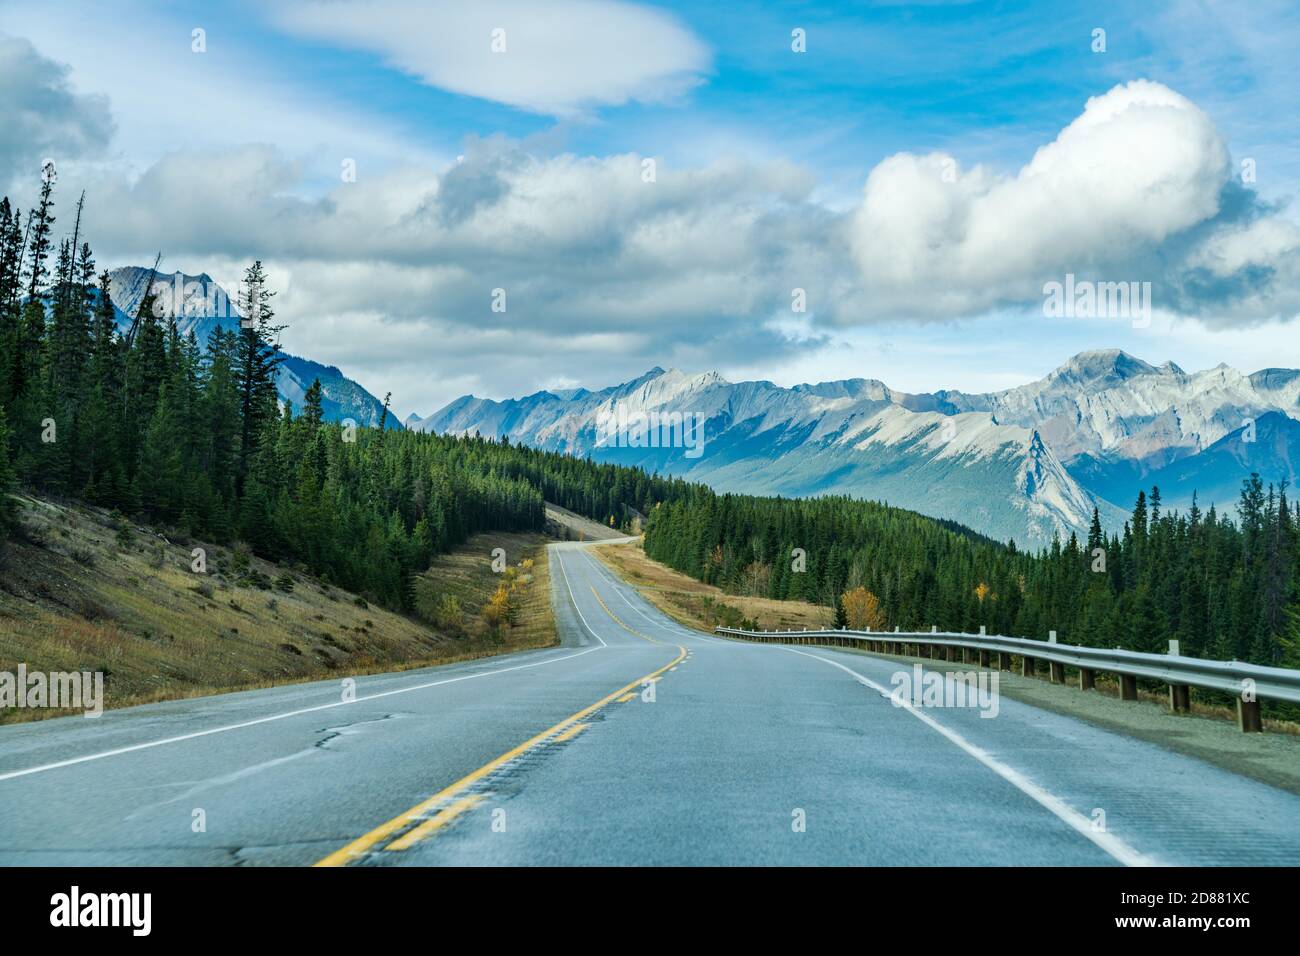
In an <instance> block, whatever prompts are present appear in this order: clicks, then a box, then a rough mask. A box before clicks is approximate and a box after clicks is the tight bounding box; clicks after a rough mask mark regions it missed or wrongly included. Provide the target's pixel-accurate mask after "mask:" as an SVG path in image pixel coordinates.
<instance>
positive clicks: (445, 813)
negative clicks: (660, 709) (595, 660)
mask: <svg viewBox="0 0 1300 956" xmlns="http://www.w3.org/2000/svg"><path fill="white" fill-rule="evenodd" d="M595 591H596V589H595V588H592V593H593V594H595ZM596 600H597V601H600V606H601V607H603V608H605V613H606V614H608V615H609V616H610V617H612V618H614V621H615V622H617V623H618V624H619V625H620V626H622V627H624V628H626V629H627V630H629V631H632V633H633V634H636V636H637V637H641V638H644V639H645V640H647V641H650V643H652V644H662V643H663V642H662V641H656V640H654V639H653V638H650V637H646V636H645V635H644V634H639V633H637V632H636V631H633V630H632V628H630V627H628V626H627V625H626V624H624V623H623V622H622V621H620V620H619V619H618V618H617V617H614V614H613V612H612V611H610V609H609V608H608V607H606V606H605V602H604V601H601V600H600V595H599V594H597V595H596ZM676 647H677V656H676V657H675V658H673V660H671V661H669V662H668V663H667V664H665V665H664V666H663V667H660V668H659V669H658V670H654V671H651V672H650V673H649V674H646V675H645V676H644V677H639V678H637V679H636V680H634V681H632V682H631V683H629V684H625V685H623V686H622V687H620V688H619V689H618V690H616V691H614V692H613V693H611V694H607V695H606V696H604V697H602V698H601V699H600V700H598V701H596V703H594V704H592V705H591V706H590V707H584V708H583V709H582V710H580V711H578V712H577V713H576V714H572V715H570V716H568V717H565V718H564V719H563V720H562V721H560V722H559V723H558V724H556V725H555V726H553V727H550V728H547V729H546V730H543V731H542V732H541V733H540V734H537V735H536V736H534V737H530V738H529V739H527V740H525V741H524V742H523V743H521V744H520V745H519V746H518V747H514V748H512V749H510V750H507V751H506V752H505V753H503V754H502V755H501V756H500V757H497V758H496V759H495V760H490V761H488V762H487V763H485V764H484V765H483V766H481V767H479V768H478V769H477V770H475V771H473V772H472V773H468V774H466V775H465V776H463V777H461V778H460V779H459V780H457V781H456V782H455V783H453V784H452V785H451V786H449V787H445V788H444V789H442V790H439V791H438V792H437V793H435V794H434V795H433V796H431V797H429V798H428V799H427V800H423V801H421V802H420V803H417V804H416V805H415V806H413V807H411V809H409V810H407V811H406V812H405V813H402V814H399V815H398V816H395V817H393V819H391V820H389V821H388V822H387V823H383V824H380V825H379V826H377V827H375V828H374V829H373V830H371V831H370V832H369V833H367V834H365V836H361V837H358V838H357V839H355V840H353V841H352V842H351V843H349V844H348V845H347V846H345V847H342V848H340V849H338V850H335V851H334V852H333V853H331V854H330V855H329V856H327V857H325V858H324V859H323V860H320V861H318V862H317V863H316V864H315V865H316V866H347V865H348V864H349V863H353V862H355V861H356V860H358V859H360V858H361V857H362V856H364V855H365V854H367V853H370V852H372V851H373V850H376V849H378V848H379V847H380V846H381V845H382V846H383V849H384V850H406V849H409V848H410V847H412V846H414V845H415V844H416V843H419V842H420V841H421V840H423V839H425V838H426V837H428V836H430V835H432V834H434V833H436V832H437V831H438V830H440V829H441V828H442V827H444V826H446V825H447V824H448V823H450V822H451V821H452V820H454V819H456V817H458V816H460V815H461V814H462V813H464V812H465V811H467V810H470V809H473V807H474V806H475V804H477V803H479V802H480V801H481V800H482V799H483V797H482V795H479V794H467V793H466V792H465V791H466V790H468V789H469V788H470V787H472V786H473V785H474V784H475V783H477V782H478V781H480V780H482V779H483V778H484V777H486V776H488V775H489V774H491V773H492V772H493V771H496V770H499V769H501V768H502V767H504V766H505V765H506V764H508V763H510V761H512V760H514V759H515V758H516V757H518V756H520V755H521V754H524V753H526V752H528V751H529V750H532V749H533V748H534V747H538V746H540V745H542V744H544V743H560V742H562V741H565V740H569V739H570V738H572V737H574V736H576V735H577V734H578V733H579V732H580V731H581V730H582V729H583V727H584V726H585V725H584V724H582V721H583V720H584V719H585V718H587V717H589V716H591V715H592V714H593V713H595V712H596V711H598V710H600V709H601V708H602V707H604V706H606V705H607V704H610V703H612V702H613V701H616V700H618V699H620V698H621V697H623V695H625V694H628V693H629V692H631V693H632V695H635V692H636V688H638V687H641V686H642V685H644V684H646V683H647V682H650V681H655V680H658V679H659V675H660V674H662V673H664V671H666V670H668V669H669V668H670V667H676V666H677V665H678V664H680V663H681V662H682V660H684V659H685V657H686V648H684V647H682V646H681V645H680V644H679V645H676ZM629 699H630V698H629ZM430 812H433V815H432V816H428V814H429V813H430Z"/></svg>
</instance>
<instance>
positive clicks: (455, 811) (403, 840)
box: [384, 794, 483, 850]
mask: <svg viewBox="0 0 1300 956" xmlns="http://www.w3.org/2000/svg"><path fill="white" fill-rule="evenodd" d="M482 799H483V797H482V796H481V795H479V794H474V795H473V796H469V797H461V798H460V799H459V800H457V801H456V802H455V803H453V804H452V805H451V806H449V807H445V808H444V809H442V810H439V811H438V812H437V813H435V814H434V815H433V816H431V817H430V818H429V819H427V820H425V821H424V822H423V823H421V824H420V825H419V826H418V827H416V828H415V829H414V830H410V831H408V832H407V833H405V834H404V835H403V836H400V837H398V838H397V839H396V840H394V841H393V842H392V843H390V844H388V846H386V847H384V849H385V850H406V849H409V848H410V847H412V846H414V845H415V844H416V843H419V842H420V841H421V840H423V839H424V838H425V837H427V836H428V835H429V834H430V833H432V832H433V831H434V830H439V829H441V828H443V827H445V826H446V825H447V824H448V823H450V822H451V821H452V820H455V819H456V818H457V817H458V816H460V815H461V814H462V813H464V812H465V811H466V810H468V809H470V807H473V806H474V805H475V804H477V803H479V801H481V800H482Z"/></svg>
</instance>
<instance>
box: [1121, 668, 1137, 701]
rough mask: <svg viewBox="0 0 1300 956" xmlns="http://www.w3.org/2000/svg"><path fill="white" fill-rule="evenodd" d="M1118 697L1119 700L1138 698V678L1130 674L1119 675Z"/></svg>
mask: <svg viewBox="0 0 1300 956" xmlns="http://www.w3.org/2000/svg"><path fill="white" fill-rule="evenodd" d="M1119 699H1120V700H1137V699H1138V679H1137V678H1136V677H1134V676H1133V675H1132V674H1120V675H1119Z"/></svg>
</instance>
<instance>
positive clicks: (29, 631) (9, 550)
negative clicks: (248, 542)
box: [0, 496, 555, 722]
mask: <svg viewBox="0 0 1300 956" xmlns="http://www.w3.org/2000/svg"><path fill="white" fill-rule="evenodd" d="M18 503H19V510H20V514H21V516H22V522H23V525H24V528H25V529H26V538H27V540H25V541H24V540H20V541H14V542H11V543H9V544H8V545H3V546H0V671H13V670H15V668H16V667H17V664H18V663H19V662H25V663H26V664H27V666H28V669H29V671H54V670H102V671H104V672H105V675H106V698H107V699H106V705H107V706H110V707H121V706H127V705H130V704H137V703H143V702H146V701H150V700H160V699H167V698H175V697H185V696H193V695H197V694H205V693H212V692H214V691H220V690H234V689H240V688H247V687H259V686H267V685H271V684H280V683H286V682H291V681H302V680H313V679H319V678H323V677H327V676H331V675H338V676H342V675H346V674H362V673H370V672H375V671H387V670H397V669H402V668H407V667H416V666H422V665H427V664H436V663H446V662H449V661H454V660H463V659H467V658H471V657H479V656H484V655H487V654H496V653H502V652H505V651H512V650H518V649H521V648H525V647H541V646H546V645H548V644H553V643H555V624H554V619H553V617H552V614H551V607H550V601H549V593H550V584H549V579H548V577H547V575H548V570H547V567H546V549H545V547H544V544H545V540H546V539H544V538H542V537H541V536H539V535H479V536H477V537H475V538H474V539H471V541H469V542H467V544H466V545H465V546H464V547H463V548H460V549H458V550H457V551H455V552H453V553H452V554H449V555H445V556H443V557H441V558H439V559H438V560H437V561H436V562H435V564H434V566H433V567H432V568H431V569H430V570H429V571H428V572H426V573H425V574H424V575H422V576H421V578H420V579H419V580H418V581H417V585H416V587H417V594H420V593H425V592H428V591H430V590H447V591H448V592H449V593H455V594H456V595H457V596H458V597H459V598H460V599H461V603H462V607H463V610H464V615H463V620H462V622H461V623H460V625H459V626H445V627H442V628H439V629H435V628H434V627H432V626H430V625H428V624H425V623H423V622H422V621H420V620H418V619H416V618H411V617H405V616H402V615H398V614H393V613H391V612H388V611H385V610H383V609H382V608H379V607H377V606H374V605H370V606H363V605H362V604H361V603H358V602H357V601H356V599H355V596H354V595H352V594H350V593H348V592H346V591H341V590H338V589H337V588H331V587H327V586H325V585H322V584H321V583H320V582H318V581H316V580H315V579H313V578H311V577H309V576H308V575H306V574H305V573H303V572H302V571H301V569H286V568H283V567H277V566H275V565H272V564H269V563H267V562H265V561H261V560H259V559H256V558H254V559H252V561H251V569H252V570H253V571H256V572H259V573H260V574H261V575H264V576H265V579H269V581H275V580H276V579H277V578H279V577H280V576H281V575H282V574H284V573H286V572H287V573H289V575H290V576H291V577H292V579H293V590H292V591H290V592H285V591H281V590H278V589H274V588H272V589H270V590H264V589H262V588H259V587H256V586H246V585H247V583H248V582H247V579H246V578H245V579H244V581H245V583H244V584H241V583H240V576H238V575H236V574H235V572H234V570H233V555H232V552H231V551H230V549H227V548H222V547H219V546H216V545H211V544H204V543H203V542H189V543H185V544H181V543H178V542H167V541H165V540H164V539H162V538H161V537H159V536H158V535H156V534H154V533H152V532H151V531H149V530H148V529H142V528H136V527H134V526H133V525H125V527H126V529H127V530H126V531H124V532H120V533H119V531H118V530H117V528H116V527H115V522H114V521H113V520H112V519H111V518H110V517H109V516H108V515H107V514H106V513H104V512H103V511H102V510H99V509H93V508H85V507H81V506H78V505H68V504H63V503H55V502H50V501H45V500H41V499H36V498H31V497H25V496H24V497H20V498H19V499H18ZM119 538H120V539H121V540H119ZM194 547H204V548H205V549H206V551H207V561H208V573H207V574H196V573H194V572H193V571H191V570H190V565H191V561H192V558H191V549H192V548H194ZM495 547H504V548H506V552H507V555H508V560H509V561H510V563H512V564H513V563H517V562H518V561H519V560H521V559H522V558H523V557H525V556H531V557H533V558H534V560H535V561H536V566H535V567H534V569H533V577H534V580H533V582H532V583H531V584H530V585H529V586H528V588H527V589H526V591H525V593H524V596H523V601H522V603H523V607H522V609H521V613H520V615H519V621H520V624H519V625H518V626H517V627H514V628H510V629H508V630H507V631H506V632H504V633H503V634H502V635H499V636H497V635H493V634H490V633H488V632H487V629H486V627H485V626H484V625H483V623H482V621H481V618H480V617H479V609H480V608H481V606H482V605H483V604H484V603H485V602H486V601H487V599H488V596H490V595H491V593H492V591H493V590H494V589H495V587H496V585H497V582H498V576H497V575H495V574H493V573H492V571H491V568H490V560H491V558H490V555H491V551H492V549H493V548H495ZM56 713H57V712H54V711H30V710H26V709H23V710H13V711H7V712H0V722H4V721H11V720H17V719H24V718H26V719H31V718H33V717H43V716H54V715H56Z"/></svg>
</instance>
